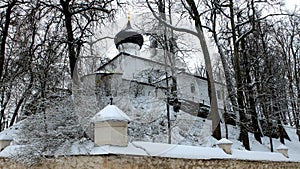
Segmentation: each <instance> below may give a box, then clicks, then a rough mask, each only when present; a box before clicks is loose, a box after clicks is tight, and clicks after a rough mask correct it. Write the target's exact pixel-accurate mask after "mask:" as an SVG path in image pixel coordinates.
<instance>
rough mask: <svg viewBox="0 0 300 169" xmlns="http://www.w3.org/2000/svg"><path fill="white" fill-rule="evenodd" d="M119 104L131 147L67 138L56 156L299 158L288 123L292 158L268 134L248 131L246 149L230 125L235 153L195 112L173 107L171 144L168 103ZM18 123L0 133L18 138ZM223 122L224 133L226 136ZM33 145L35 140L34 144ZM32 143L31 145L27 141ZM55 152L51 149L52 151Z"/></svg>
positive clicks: (7, 153) (13, 149) (13, 148)
mask: <svg viewBox="0 0 300 169" xmlns="http://www.w3.org/2000/svg"><path fill="white" fill-rule="evenodd" d="M114 100H115V103H116V106H117V107H119V108H120V110H122V111H123V112H124V113H125V114H126V115H127V116H128V117H129V118H130V119H131V122H130V123H129V129H128V130H129V132H128V134H129V142H130V143H129V145H128V147H118V146H109V145H105V146H101V147H94V143H93V142H92V141H91V140H87V139H81V140H77V141H76V140H71V141H66V142H65V143H64V144H62V145H61V146H60V147H59V148H57V149H56V150H55V151H53V152H54V154H49V155H54V156H61V155H88V154H90V155H101V154H130V155H145V156H160V157H174V158H192V159H241V160H267V161H268V160H270V161H297V162H300V142H299V141H298V137H297V135H296V134H295V129H293V128H289V127H285V128H286V131H287V133H288V135H289V137H290V138H291V141H288V140H286V144H285V146H286V147H287V148H288V149H289V158H286V157H284V156H283V155H282V154H280V153H278V152H276V147H278V146H280V145H281V144H280V141H279V139H273V144H274V150H275V152H270V148H269V145H270V144H269V138H267V137H263V138H262V140H263V144H260V143H258V142H257V141H255V139H254V136H253V135H252V134H251V133H249V138H250V142H251V150H252V151H246V150H245V148H244V147H243V146H242V144H241V142H239V141H238V140H237V139H238V133H239V130H238V128H236V127H233V126H228V130H229V133H228V136H229V138H228V139H229V140H230V141H231V142H232V143H233V146H232V154H231V155H230V154H226V153H225V152H224V151H223V150H222V149H220V148H218V146H217V140H216V139H214V138H213V137H211V121H210V120H207V119H203V118H200V117H195V116H192V115H190V114H188V113H186V112H183V111H180V112H178V113H176V114H174V112H173V111H172V107H171V114H172V118H171V119H172V123H171V126H172V144H166V143H167V140H168V134H167V111H166V105H165V103H164V102H163V101H162V100H160V99H158V98H149V97H139V98H116V99H114ZM20 127H22V125H21V124H17V125H16V126H13V127H11V128H9V129H6V130H5V131H3V132H1V133H0V139H1V138H13V139H15V140H17V139H18V135H19V134H18V132H19V130H18V129H19V128H20ZM224 128H225V127H224V125H223V124H222V135H223V137H225V130H224ZM33 145H34V144H33ZM27 146H30V145H27ZM23 147H24V145H18V144H17V143H16V142H14V143H13V144H12V145H10V146H8V147H7V148H5V149H4V150H3V151H1V152H0V157H13V156H14V155H15V154H17V153H18V152H19V151H22V148H23ZM53 152H52V153H53Z"/></svg>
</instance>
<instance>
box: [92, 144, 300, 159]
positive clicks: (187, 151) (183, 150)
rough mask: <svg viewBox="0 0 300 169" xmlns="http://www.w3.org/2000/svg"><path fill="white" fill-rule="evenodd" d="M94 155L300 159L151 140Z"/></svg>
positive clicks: (96, 149)
mask: <svg viewBox="0 0 300 169" xmlns="http://www.w3.org/2000/svg"><path fill="white" fill-rule="evenodd" d="M90 154H92V155H103V154H124V155H142V156H158V157H171V158H185V159H236V160H254V161H257V160H260V161H296V162H299V161H300V157H296V158H286V157H284V156H283V155H282V154H281V153H276V152H262V151H247V150H237V149H234V150H233V151H232V154H231V155H230V154H226V153H225V152H224V151H223V150H222V149H221V148H217V147H216V148H212V147H200V146H186V145H175V144H164V143H151V142H132V143H129V144H128V146H127V147H119V146H110V145H105V146H100V147H94V148H93V149H92V150H91V153H90Z"/></svg>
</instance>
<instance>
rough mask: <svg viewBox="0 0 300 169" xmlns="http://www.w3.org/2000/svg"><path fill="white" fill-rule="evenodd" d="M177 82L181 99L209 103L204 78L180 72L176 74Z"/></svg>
mask: <svg viewBox="0 0 300 169" xmlns="http://www.w3.org/2000/svg"><path fill="white" fill-rule="evenodd" d="M177 83H178V89H179V92H180V93H181V95H182V98H183V99H187V100H191V101H194V102H198V103H203V101H204V104H206V105H209V97H208V90H207V81H206V80H203V79H200V78H196V77H194V76H191V75H189V74H185V73H182V74H179V75H178V76H177ZM193 88H194V89H193Z"/></svg>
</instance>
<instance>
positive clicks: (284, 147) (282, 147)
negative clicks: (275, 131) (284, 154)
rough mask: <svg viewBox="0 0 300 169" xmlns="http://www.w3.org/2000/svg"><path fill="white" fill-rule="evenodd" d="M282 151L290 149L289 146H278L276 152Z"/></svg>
mask: <svg viewBox="0 0 300 169" xmlns="http://www.w3.org/2000/svg"><path fill="white" fill-rule="evenodd" d="M280 149H281V150H282V149H288V148H287V146H285V145H283V144H281V145H280V146H278V147H277V148H276V150H280Z"/></svg>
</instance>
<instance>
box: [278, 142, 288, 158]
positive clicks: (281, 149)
mask: <svg viewBox="0 0 300 169" xmlns="http://www.w3.org/2000/svg"><path fill="white" fill-rule="evenodd" d="M276 150H277V152H279V153H281V154H282V155H284V156H285V157H286V158H289V154H288V148H287V147H286V146H285V145H283V144H281V145H280V146H278V147H277V148H276Z"/></svg>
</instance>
